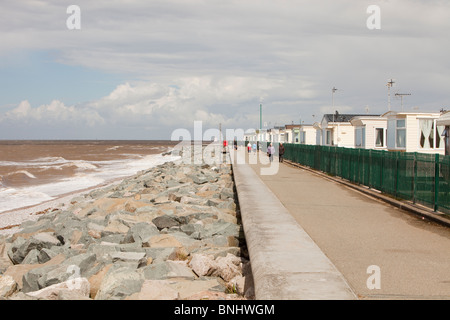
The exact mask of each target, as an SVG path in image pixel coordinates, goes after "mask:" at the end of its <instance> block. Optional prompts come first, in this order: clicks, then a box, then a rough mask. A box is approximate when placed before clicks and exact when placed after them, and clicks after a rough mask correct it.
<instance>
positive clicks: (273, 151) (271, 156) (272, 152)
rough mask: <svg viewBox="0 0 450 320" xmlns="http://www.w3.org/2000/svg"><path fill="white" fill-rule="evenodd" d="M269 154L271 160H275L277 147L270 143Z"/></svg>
mask: <svg viewBox="0 0 450 320" xmlns="http://www.w3.org/2000/svg"><path fill="white" fill-rule="evenodd" d="M267 154H268V155H269V160H270V162H273V155H274V154H275V147H274V146H273V145H272V143H270V145H269V147H268V148H267Z"/></svg>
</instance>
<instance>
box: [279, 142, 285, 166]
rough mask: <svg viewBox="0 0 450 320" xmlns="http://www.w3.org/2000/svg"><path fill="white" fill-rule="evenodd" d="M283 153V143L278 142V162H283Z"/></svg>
mask: <svg viewBox="0 0 450 320" xmlns="http://www.w3.org/2000/svg"><path fill="white" fill-rule="evenodd" d="M283 155H284V146H283V143H281V142H280V146H279V147H278V156H279V158H278V160H279V162H283Z"/></svg>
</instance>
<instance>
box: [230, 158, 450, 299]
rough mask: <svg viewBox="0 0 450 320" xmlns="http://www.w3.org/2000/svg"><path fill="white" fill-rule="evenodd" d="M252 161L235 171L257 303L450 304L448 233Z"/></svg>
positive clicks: (346, 191) (309, 177)
mask: <svg viewBox="0 0 450 320" xmlns="http://www.w3.org/2000/svg"><path fill="white" fill-rule="evenodd" d="M261 155H262V157H261V159H262V160H264V161H267V160H266V159H264V157H266V156H265V155H264V154H261ZM249 160H251V159H249V158H248V157H247V158H246V160H245V163H246V164H234V165H233V170H234V175H235V180H236V186H237V191H238V196H239V203H240V206H241V214H242V217H243V225H244V231H245V233H246V238H247V245H249V252H250V258H251V261H252V268H253V267H255V269H256V270H254V273H255V289H256V294H257V298H258V299H261V298H262V299H266V298H267V299H352V298H354V296H353V293H354V294H356V296H357V297H358V298H360V299H450V228H447V227H443V226H441V225H438V224H435V223H432V222H428V221H426V220H422V219H420V218H417V217H416V216H413V215H411V214H408V213H407V212H406V211H403V210H401V209H398V208H395V207H393V206H391V205H388V204H386V203H384V202H382V201H379V200H376V199H374V198H371V197H368V196H367V195H364V194H362V193H360V192H357V191H355V190H353V189H350V188H347V187H345V186H343V185H341V184H339V183H336V182H332V181H330V180H328V179H325V178H323V177H321V176H318V175H316V174H314V173H312V172H310V171H308V170H303V169H301V168H295V167H292V166H288V165H286V164H280V165H279V167H278V170H276V172H275V174H261V169H263V170H264V169H265V170H267V167H268V165H262V164H260V163H257V164H250V165H249V164H248V163H249ZM253 160H254V159H253ZM275 161H278V159H277V158H276V159H275ZM241 162H242V161H241ZM266 173H267V172H266ZM272 173H273V172H272Z"/></svg>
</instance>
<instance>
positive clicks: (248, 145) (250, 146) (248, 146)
mask: <svg viewBox="0 0 450 320" xmlns="http://www.w3.org/2000/svg"><path fill="white" fill-rule="evenodd" d="M250 151H252V144H251V143H250V141H249V142H248V144H247V152H248V153H250Z"/></svg>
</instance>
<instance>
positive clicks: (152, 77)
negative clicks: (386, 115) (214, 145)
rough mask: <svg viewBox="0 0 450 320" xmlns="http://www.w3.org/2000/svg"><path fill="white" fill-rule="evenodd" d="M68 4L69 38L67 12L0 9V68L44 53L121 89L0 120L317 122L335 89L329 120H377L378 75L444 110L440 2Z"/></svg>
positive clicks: (165, 131)
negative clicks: (352, 116)
mask: <svg viewBox="0 0 450 320" xmlns="http://www.w3.org/2000/svg"><path fill="white" fill-rule="evenodd" d="M371 4H378V5H379V6H380V7H381V30H375V31H374V30H368V29H367V27H366V19H367V17H368V14H367V13H366V8H367V7H368V6H369V5H371ZM77 5H78V6H80V8H81V19H82V23H81V30H78V31H70V30H68V29H67V28H66V23H65V22H66V19H67V17H68V15H67V13H66V8H67V6H68V4H67V3H64V2H61V1H59V0H47V1H43V0H40V1H38V0H24V1H12V2H6V3H4V4H3V5H2V13H3V15H2V16H3V18H2V19H1V20H0V37H1V39H2V50H1V51H0V56H1V57H2V58H5V59H2V61H9V62H10V61H11V60H14V59H11V57H12V56H13V55H18V52H26V51H33V50H45V51H51V52H52V53H53V54H54V56H55V59H56V61H58V62H60V63H63V64H68V65H73V66H82V67H86V68H92V69H95V70H100V71H104V72H105V73H111V74H114V75H119V76H121V79H123V80H122V81H121V84H120V85H118V86H117V87H116V88H115V89H114V90H113V91H112V92H111V93H110V94H109V95H106V96H104V97H101V98H99V99H97V100H95V101H89V102H87V103H84V104H82V105H76V106H66V105H65V104H64V102H63V101H57V100H55V101H53V102H51V103H50V104H49V105H43V106H30V104H29V103H27V102H22V103H21V104H20V105H17V106H16V108H14V109H12V110H10V111H8V112H4V113H3V115H0V121H2V122H5V121H6V120H8V121H12V120H14V121H15V122H16V123H19V122H20V121H23V122H26V121H34V122H39V123H47V124H48V123H55V122H58V121H59V122H61V123H70V122H72V123H73V122H76V123H80V124H86V126H90V127H91V128H95V127H102V128H103V127H104V126H106V125H109V126H116V127H119V126H123V127H128V128H130V127H132V128H133V130H139V129H142V130H154V131H155V132H158V134H160V135H161V136H160V137H162V138H163V137H168V136H170V131H171V130H173V128H177V127H188V126H191V125H192V124H193V121H195V120H202V121H204V123H205V125H209V126H217V125H218V123H221V124H222V125H224V126H229V127H244V128H248V127H251V126H258V125H259V108H258V107H259V103H260V101H261V100H262V103H263V106H264V115H263V116H264V121H265V122H271V123H272V124H275V123H277V124H282V123H283V122H285V123H290V122H291V121H295V122H297V121H298V119H300V118H302V119H304V121H306V122H311V121H312V120H313V118H312V115H313V114H314V115H315V117H314V119H315V120H317V118H319V117H320V116H321V113H324V112H334V110H331V109H330V108H331V106H330V105H331V94H330V90H331V88H332V87H333V86H337V87H338V88H339V89H340V91H339V94H337V96H336V101H337V103H336V105H339V109H338V110H339V111H340V112H341V113H342V112H350V111H351V112H355V113H364V110H365V106H366V105H370V106H371V112H374V113H382V112H383V111H386V110H385V109H386V105H387V103H386V101H387V97H386V87H385V84H386V81H387V79H389V78H390V77H394V78H396V79H397V83H398V85H399V88H401V89H402V90H406V91H408V92H412V93H413V95H412V96H411V98H408V105H418V106H420V107H421V108H423V109H427V108H428V109H430V110H436V109H440V108H441V107H442V106H443V104H444V103H446V102H447V101H448V95H447V88H448V87H449V86H450V80H449V78H448V77H447V74H448V72H449V71H450V70H449V69H450V64H449V62H448V57H447V52H449V51H450V43H449V42H448V41H447V38H448V35H447V33H448V30H450V3H449V2H448V1H438V0H434V1H430V0H427V1H425V0H422V1H419V0H414V1H412V0H398V1H395V2H394V1H381V0H379V1H371V0H364V1H358V2H356V1H354V0H342V1H333V0H320V1H307V0H294V1H287V0H283V1H271V0H248V1H238V0H230V1H209V0H189V1H187V0H164V1H163V0H152V1H145V0H142V1H139V0H132V1H122V2H121V1H107V0H96V1H87V0H80V1H78V2H77ZM9 62H8V63H9ZM2 63H5V62H0V66H1V64H2ZM399 90H400V89H399ZM29 99H30V100H31V97H30V98H29ZM395 103H396V101H393V104H394V105H395ZM397 104H398V105H399V103H397ZM372 106H376V107H372ZM2 119H3V120H2ZM136 132H137V131H136Z"/></svg>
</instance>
